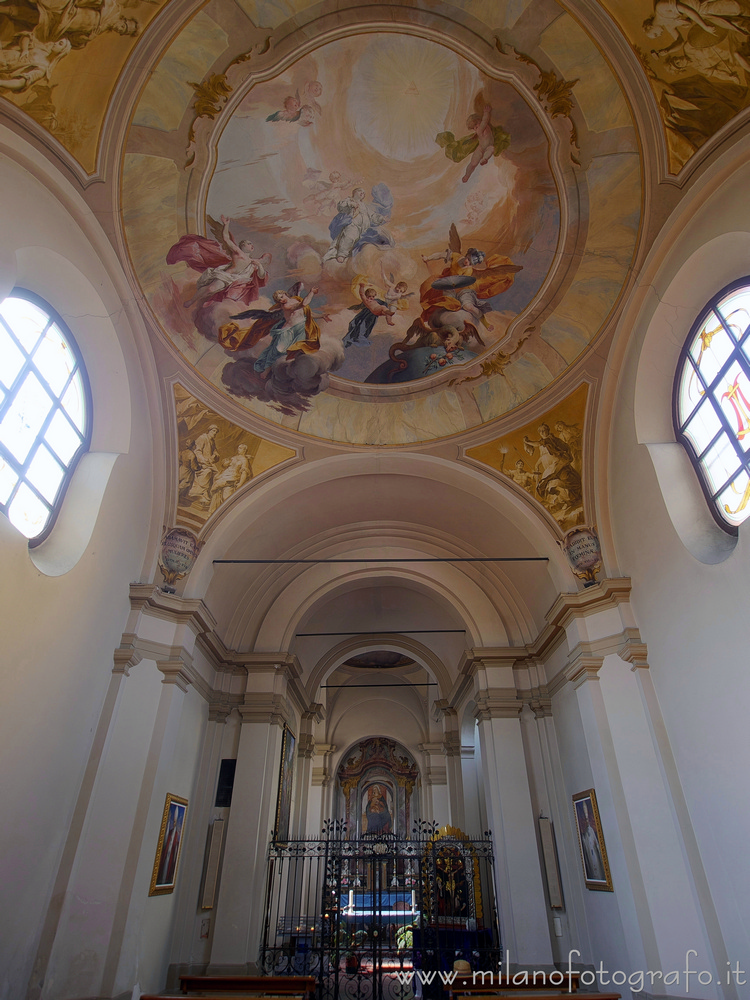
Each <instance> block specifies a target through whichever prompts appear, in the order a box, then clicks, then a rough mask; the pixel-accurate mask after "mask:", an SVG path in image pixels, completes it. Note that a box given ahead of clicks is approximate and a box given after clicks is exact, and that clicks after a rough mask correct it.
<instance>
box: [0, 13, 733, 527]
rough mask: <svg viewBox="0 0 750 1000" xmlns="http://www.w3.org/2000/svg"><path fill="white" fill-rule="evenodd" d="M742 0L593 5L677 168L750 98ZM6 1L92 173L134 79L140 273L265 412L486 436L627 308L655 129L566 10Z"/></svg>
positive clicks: (34, 84)
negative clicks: (644, 130) (644, 149)
mask: <svg viewBox="0 0 750 1000" xmlns="http://www.w3.org/2000/svg"><path fill="white" fill-rule="evenodd" d="M745 5H746V0H685V2H681V3H679V4H676V3H674V2H672V0H634V2H632V3H629V4H627V5H626V4H624V3H620V2H614V0H604V2H603V4H602V7H603V8H606V11H608V13H609V14H610V15H611V17H612V18H613V19H614V21H615V22H616V23H617V24H618V26H619V27H620V29H621V31H622V32H623V34H624V36H625V37H626V39H627V41H628V43H629V46H630V51H631V53H632V55H633V60H632V66H631V67H630V69H631V71H632V70H634V68H635V67H640V68H639V69H638V70H637V71H638V72H642V73H644V74H645V77H646V78H647V79H648V81H649V84H650V86H651V88H652V92H653V95H654V100H655V102H656V104H657V105H658V108H659V111H660V114H661V118H662V124H663V129H664V136H665V149H666V150H667V151H668V159H669V169H670V170H672V171H673V172H678V171H679V170H680V169H681V167H682V166H683V165H684V164H685V163H686V162H687V161H688V160H689V158H690V157H691V156H692V155H693V153H695V152H696V151H697V150H698V149H700V148H701V147H702V146H703V145H704V144H705V143H706V142H707V141H708V140H709V139H710V138H711V136H712V135H713V134H714V133H716V132H717V131H719V130H721V129H722V128H724V127H725V126H727V123H728V122H729V121H731V119H732V118H733V117H734V116H735V115H736V114H738V113H739V112H741V111H742V109H743V108H744V107H745V105H746V104H747V103H748V101H747V96H746V95H747V92H748V91H747V79H746V73H748V72H750V61H748V60H749V59H750V55H749V54H748V52H747V45H746V39H747V38H748V37H750V35H749V34H748V32H749V31H750V16H749V15H750V11H748V10H746V9H745ZM0 10H1V11H2V13H0V41H1V42H2V53H3V59H4V62H3V63H2V65H0V92H1V93H2V96H3V97H4V98H5V99H6V100H7V101H10V102H12V103H13V104H14V105H15V106H16V108H18V109H21V110H22V111H24V112H25V113H26V114H28V115H30V116H31V117H32V118H33V119H34V120H35V121H36V122H37V123H38V124H39V125H41V126H43V127H44V128H45V129H47V130H48V131H49V132H50V133H52V135H54V136H55V138H56V139H57V140H58V141H59V142H60V143H61V144H62V145H63V146H64V147H65V148H66V149H67V150H68V152H69V153H70V154H71V155H72V156H73V157H74V158H75V159H76V160H77V161H78V163H79V164H80V165H81V167H82V168H83V169H84V170H85V171H86V172H88V173H93V172H94V170H95V169H96V167H97V165H98V160H97V150H99V149H100V145H101V140H102V136H103V135H104V133H105V131H106V122H107V120H108V119H107V115H108V114H111V113H112V110H111V107H110V104H111V102H112V101H113V97H114V96H116V95H118V81H122V79H123V78H124V76H123V74H124V72H126V71H127V72H129V73H130V77H129V78H128V79H129V80H130V81H131V82H136V81H137V83H138V86H137V87H135V86H134V87H133V90H134V92H137V94H138V96H137V98H136V99H135V100H134V101H131V103H130V105H129V110H128V111H127V114H128V117H129V121H130V125H129V129H128V131H127V136H126V139H125V146H124V149H123V150H122V158H121V173H120V181H119V183H120V188H119V198H120V202H119V206H118V211H117V218H118V220H119V225H120V227H121V234H122V239H123V246H124V247H125V254H126V266H127V267H128V268H129V270H130V272H131V274H132V277H133V281H134V284H135V286H136V287H137V289H138V292H139V295H140V296H142V299H143V301H144V302H145V303H146V304H147V309H148V314H149V316H150V319H151V320H152V322H153V327H154V329H155V330H156V331H157V334H158V335H159V336H163V337H164V338H165V340H166V342H167V343H168V344H169V345H170V347H171V349H172V350H173V351H174V352H175V353H176V355H178V356H181V357H182V358H183V359H184V361H185V362H186V364H187V366H188V369H191V370H192V372H193V373H197V375H198V376H200V377H201V378H202V379H203V380H205V381H206V382H207V383H210V384H211V385H212V386H213V387H214V389H215V390H217V391H218V392H219V393H222V394H224V396H225V398H227V399H228V400H231V401H232V402H233V403H234V404H239V405H241V406H243V407H244V408H245V409H246V410H247V411H249V412H250V413H252V414H254V415H255V416H257V417H260V418H262V420H264V421H266V422H267V423H268V424H269V425H277V426H282V427H284V428H285V429H287V430H291V431H298V432H300V433H302V434H304V435H307V436H310V437H313V438H318V439H322V440H324V441H331V442H338V443H342V444H348V445H377V446H384V445H409V444H415V443H419V442H429V441H433V440H438V439H441V438H446V437H450V436H452V435H456V434H459V433H461V432H466V431H471V430H473V429H476V428H480V427H482V425H484V424H487V423H488V422H490V421H493V420H495V419H496V418H499V417H502V416H504V415H507V414H509V413H511V412H512V411H513V410H514V409H516V408H517V407H519V406H521V405H522V404H524V403H525V402H527V401H529V400H532V399H534V398H535V397H537V396H538V395H539V394H540V393H541V392H542V391H543V390H544V389H545V388H546V387H548V386H550V385H552V384H553V383H555V382H556V381H557V380H559V378H560V377H561V376H562V375H563V374H564V373H565V372H566V371H567V370H569V369H570V367H571V366H572V365H574V364H575V363H576V362H577V361H578V360H579V359H581V358H582V357H583V356H585V355H586V352H587V351H589V349H590V345H592V344H593V343H594V342H595V341H596V339H597V337H598V336H599V335H600V334H601V332H602V331H603V330H604V329H605V327H606V325H607V322H608V320H609V319H610V318H611V317H612V316H613V315H614V313H615V311H616V309H617V306H618V303H619V301H620V300H621V298H622V296H623V292H624V290H625V287H626V284H627V282H628V280H629V278H630V275H631V271H632V266H633V263H634V259H635V256H636V253H637V250H638V239H639V234H640V228H641V211H642V204H643V192H642V168H641V158H640V152H639V150H640V147H639V140H638V134H637V123H636V120H635V119H634V117H633V113H632V110H631V104H630V102H629V99H628V97H627V96H626V94H625V92H624V89H623V85H621V83H620V82H618V78H617V76H616V75H615V73H614V72H613V70H612V68H611V59H610V58H609V57H608V56H607V55H605V53H604V52H603V51H602V50H601V49H600V48H599V47H597V44H596V43H595V41H594V36H593V33H592V32H591V31H589V30H586V29H585V28H584V27H583V26H582V24H581V23H580V20H579V19H577V18H576V17H575V16H573V13H571V12H570V10H568V9H566V7H565V6H564V5H563V4H558V3H555V2H554V0H507V2H497V0H465V2H462V3H460V4H455V3H449V2H432V3H429V4H427V3H419V4H417V3H404V4H389V5H372V6H369V7H362V6H360V7H358V8H346V7H344V6H343V5H341V4H337V3H322V4H308V3H304V2H301V0H300V2H297V3H294V2H286V0H258V2H253V0H243V2H241V3H235V2H234V0H211V2H210V3H208V4H206V5H204V6H203V7H201V8H199V9H197V10H196V11H195V12H194V13H193V14H192V15H186V14H184V13H183V14H181V15H179V16H178V14H177V13H173V11H174V10H175V8H174V5H168V4H167V5H165V4H160V3H158V2H151V0H21V2H18V3H15V4H10V3H7V4H0ZM602 16H604V13H603V12H602ZM170 18H171V19H170ZM149 46H150V48H149ZM146 51H148V52H149V53H150V54H149V57H148V60H147V61H144V60H143V59H140V61H139V56H140V54H141V53H143V52H146ZM129 58H130V62H129V63H128V59H129ZM119 96H121V95H119ZM270 430H271V426H269V431H270ZM504 471H506V472H507V470H504ZM194 516H197V514H196V513H195V512H194Z"/></svg>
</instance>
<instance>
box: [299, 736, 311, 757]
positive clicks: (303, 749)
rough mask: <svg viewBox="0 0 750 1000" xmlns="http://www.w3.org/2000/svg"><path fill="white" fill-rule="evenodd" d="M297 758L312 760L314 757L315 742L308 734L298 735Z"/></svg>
mask: <svg viewBox="0 0 750 1000" xmlns="http://www.w3.org/2000/svg"><path fill="white" fill-rule="evenodd" d="M297 756H298V757H302V758H303V759H304V760H312V758H313V757H314V756H315V740H314V739H313V737H312V736H311V735H310V733H300V734H299V739H298V740H297Z"/></svg>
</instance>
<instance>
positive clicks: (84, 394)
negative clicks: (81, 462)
mask: <svg viewBox="0 0 750 1000" xmlns="http://www.w3.org/2000/svg"><path fill="white" fill-rule="evenodd" d="M90 417H91V403H90V393H89V387H88V380H87V378H86V372H85V369H84V367H83V364H82V362H81V358H80V355H79V353H78V348H77V346H76V344H75V341H74V340H73V336H72V335H71V332H70V330H69V329H68V327H67V326H66V325H65V323H63V321H62V320H61V319H60V317H59V316H58V315H57V314H56V313H55V312H54V310H53V309H52V308H51V307H50V306H49V305H48V304H47V303H46V302H45V301H44V300H43V299H40V298H39V297H38V296H36V295H34V294H32V293H31V292H27V291H24V290H23V289H15V290H14V291H13V293H12V294H11V295H9V296H8V297H7V298H6V299H5V300H4V301H3V302H2V303H0V510H2V511H3V513H5V514H6V515H7V517H8V519H9V520H10V521H11V523H12V524H14V525H15V526H16V528H18V530H19V531H21V532H22V533H23V534H24V535H26V537H27V538H28V539H30V540H31V543H32V544H35V543H36V544H38V543H39V542H40V541H42V539H43V538H45V537H46V535H47V534H48V533H49V531H50V529H51V527H52V525H53V523H54V519H55V515H56V514H57V511H58V509H59V507H60V505H61V503H62V499H63V496H64V493H65V488H66V486H67V484H68V481H69V480H70V477H71V475H72V473H73V469H74V468H75V465H76V462H77V461H78V459H79V458H80V456H81V455H82V454H83V452H84V451H85V450H86V449H87V447H88V444H89V439H90Z"/></svg>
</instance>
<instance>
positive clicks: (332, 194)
mask: <svg viewBox="0 0 750 1000" xmlns="http://www.w3.org/2000/svg"><path fill="white" fill-rule="evenodd" d="M319 174H320V171H319V170H314V169H312V168H310V169H308V170H307V172H306V174H305V176H304V177H303V178H302V183H303V184H304V185H305V186H309V189H310V192H311V193H310V194H308V195H307V196H306V197H305V199H304V202H305V204H306V205H310V206H311V207H312V208H314V210H315V214H316V215H322V214H323V213H324V212H331V211H333V210H334V209H335V208H336V204H337V203H338V202H339V201H340V200H341V197H342V195H343V194H344V192H345V191H351V190H352V188H353V187H355V186H356V185H357V184H358V183H359V182H358V181H356V180H353V179H350V178H346V177H343V176H342V174H341V171H339V170H332V171H331V172H330V173H329V175H328V180H327V181H324V180H323V179H322V178H320V177H319Z"/></svg>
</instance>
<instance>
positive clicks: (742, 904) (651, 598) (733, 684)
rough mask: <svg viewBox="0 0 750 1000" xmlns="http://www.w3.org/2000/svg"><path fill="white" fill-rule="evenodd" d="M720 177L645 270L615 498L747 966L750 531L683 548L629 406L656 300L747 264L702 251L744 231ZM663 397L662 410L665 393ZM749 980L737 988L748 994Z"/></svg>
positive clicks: (707, 887)
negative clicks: (721, 548) (721, 546)
mask: <svg viewBox="0 0 750 1000" xmlns="http://www.w3.org/2000/svg"><path fill="white" fill-rule="evenodd" d="M718 179H719V180H720V181H721V185H720V186H718V187H717V189H716V190H715V191H714V192H713V193H711V191H710V188H709V187H708V184H707V191H706V193H705V194H704V195H703V197H700V196H699V195H696V199H695V206H694V210H693V212H692V214H691V216H690V219H689V221H688V222H686V223H685V225H684V229H683V231H682V232H681V233H680V239H679V241H678V242H677V243H676V244H675V245H674V246H672V247H671V248H670V249H669V250H668V251H667V252H665V254H664V257H665V262H664V264H663V265H662V266H661V267H660V268H659V270H658V273H654V275H653V276H652V280H653V284H654V290H655V293H656V294H655V295H654V296H653V297H651V298H649V299H648V301H647V303H646V305H644V307H643V308H642V310H641V315H640V316H639V317H638V320H637V322H636V323H635V326H634V333H633V336H632V341H631V343H630V345H629V348H628V352H627V355H626V358H625V364H624V368H623V373H622V376H621V378H620V387H619V392H618V396H617V402H616V406H615V410H614V415H613V424H612V437H611V452H610V502H611V511H612V519H613V533H614V539H615V544H616V549H617V561H618V565H619V569H620V571H621V572H622V573H623V574H624V575H627V576H629V577H630V578H631V579H632V582H633V594H632V603H633V607H634V609H635V611H636V615H637V619H638V625H639V627H640V630H641V634H642V637H643V639H644V641H645V642H646V643H647V644H648V659H649V663H650V667H651V671H650V672H651V676H652V679H653V683H654V686H655V689H656V694H657V696H658V702H659V705H660V707H661V712H662V713H663V717H664V721H665V724H666V733H667V739H668V742H669V747H670V748H671V752H672V753H673V754H674V760H675V762H676V768H677V785H678V791H679V795H683V794H684V802H685V807H686V813H685V817H684V821H683V823H682V828H681V829H682V834H683V841H684V846H683V849H684V851H685V852H686V858H687V862H688V864H689V866H690V868H691V872H692V875H693V879H694V892H695V893H696V895H697V896H698V898H699V900H700V906H701V909H702V913H703V916H704V920H705V921H706V922H707V924H708V927H709V931H711V926H712V922H714V921H715V924H716V926H715V928H714V934H713V941H714V949H715V951H716V959H717V964H718V966H719V968H720V969H722V970H725V969H726V965H725V962H726V960H727V959H728V960H730V961H731V962H732V965H734V962H735V961H737V960H739V961H740V964H741V965H743V967H745V966H746V964H747V961H748V956H749V955H750V865H748V864H747V859H746V851H747V830H748V829H749V828H750V797H749V796H748V795H747V793H746V790H747V757H748V738H747V729H748V723H747V705H748V700H749V699H750V674H749V673H748V670H747V662H746V661H747V650H748V645H749V643H750V617H749V616H748V613H747V600H746V594H747V590H748V582H749V578H750V552H748V546H749V545H750V537H749V535H748V527H745V528H743V529H740V536H739V541H738V544H737V546H736V547H735V548H734V550H733V551H732V552H731V554H730V555H728V556H727V557H726V558H725V559H724V561H722V562H719V563H717V564H713V565H710V564H709V565H707V564H705V563H704V562H701V561H699V560H698V559H697V558H695V557H694V556H693V555H691V554H690V552H688V550H687V548H686V547H685V545H683V543H682V541H681V540H680V537H679V536H678V534H677V531H676V530H675V527H674V526H673V523H672V520H671V519H670V517H669V515H668V513H667V509H666V507H665V502H664V499H663V497H662V493H661V490H660V488H659V484H658V481H657V477H656V474H655V471H654V466H653V463H652V461H651V459H650V457H649V454H648V451H647V448H646V447H645V446H644V445H641V444H639V443H638V441H637V438H636V430H635V426H636V421H637V420H638V414H637V413H636V414H635V415H634V399H635V378H636V370H637V365H638V363H639V358H640V353H641V349H642V344H643V339H644V336H645V334H646V330H647V329H648V326H649V321H650V317H651V315H652V314H653V312H654V309H655V308H656V302H657V300H658V299H659V298H662V299H663V298H664V297H665V296H667V297H669V296H674V295H676V294H678V292H679V287H678V286H679V285H680V284H682V285H685V283H688V285H690V284H692V285H696V284H699V283H700V282H705V276H706V274H707V273H708V272H709V271H710V272H711V275H712V283H715V287H714V288H713V289H712V291H708V293H707V295H706V299H707V298H708V297H709V296H710V295H711V294H713V293H715V292H716V291H718V290H719V289H720V288H721V287H722V286H723V284H726V283H727V282H728V281H730V280H732V278H734V277H737V276H738V275H740V274H742V273H745V274H747V273H750V255H748V256H747V257H746V258H745V259H738V258H737V256H736V255H734V254H731V255H730V254H724V255H723V254H722V253H721V252H720V247H717V246H716V245H714V246H713V247H706V250H705V252H703V253H701V251H700V247H701V246H702V245H703V244H704V243H706V242H707V241H709V240H715V239H716V238H717V237H720V236H721V234H722V233H723V232H727V233H729V232H736V231H738V230H743V231H745V232H747V233H750V204H749V203H748V199H747V184H748V170H747V168H746V167H745V168H744V169H742V170H738V171H736V173H735V174H734V175H733V176H731V177H730V178H726V177H723V178H722V177H719V178H718ZM714 180H716V178H714ZM688 260H689V261H690V262H689V264H687V265H686V267H685V269H684V270H683V271H682V274H681V275H680V281H679V282H677V283H676V284H675V282H674V279H675V276H676V275H678V274H679V272H680V268H681V267H682V266H683V264H684V262H685V261H688ZM655 270H656V269H655ZM704 301H705V300H704ZM694 318H695V317H694V316H692V317H687V318H686V322H687V324H688V325H687V326H686V327H685V329H684V332H682V336H687V333H688V330H689V325H690V323H691V322H692V320H693V319H694ZM650 335H651V336H659V335H662V336H669V335H670V331H668V330H661V331H659V330H653V331H652V332H651V334H650ZM674 335H675V336H676V334H674ZM646 374H648V372H647V373H646ZM658 374H660V375H661V374H663V373H658ZM669 374H670V373H667V375H669ZM662 395H663V391H662ZM664 402H665V406H667V407H668V405H669V400H668V399H667V400H665V401H664ZM634 416H635V420H634ZM687 488H688V484H686V489H687ZM678 798H679V796H678ZM693 835H694V837H695V841H694V842H693V841H692V837H693ZM704 878H705V882H704V881H703V879H704ZM675 920H679V913H675ZM717 932H718V936H717ZM722 941H723V945H724V948H725V953H724V954H723V955H722V954H721V948H720V945H721V943H722ZM683 943H684V948H685V949H688V948H696V949H697V950H699V951H703V950H704V949H703V947H702V946H701V942H699V941H695V940H694V935H693V933H692V932H691V934H690V935H689V936H688V935H687V934H686V935H685V937H684V938H683ZM701 958H703V959H704V960H705V959H706V958H707V956H705V955H700V956H699V958H698V960H697V962H698V963H700V961H701ZM698 967H699V968H709V967H710V966H709V965H700V964H698ZM747 989H748V987H747V986H745V987H744V990H740V993H741V994H743V993H744V995H747V993H746V991H747Z"/></svg>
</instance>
